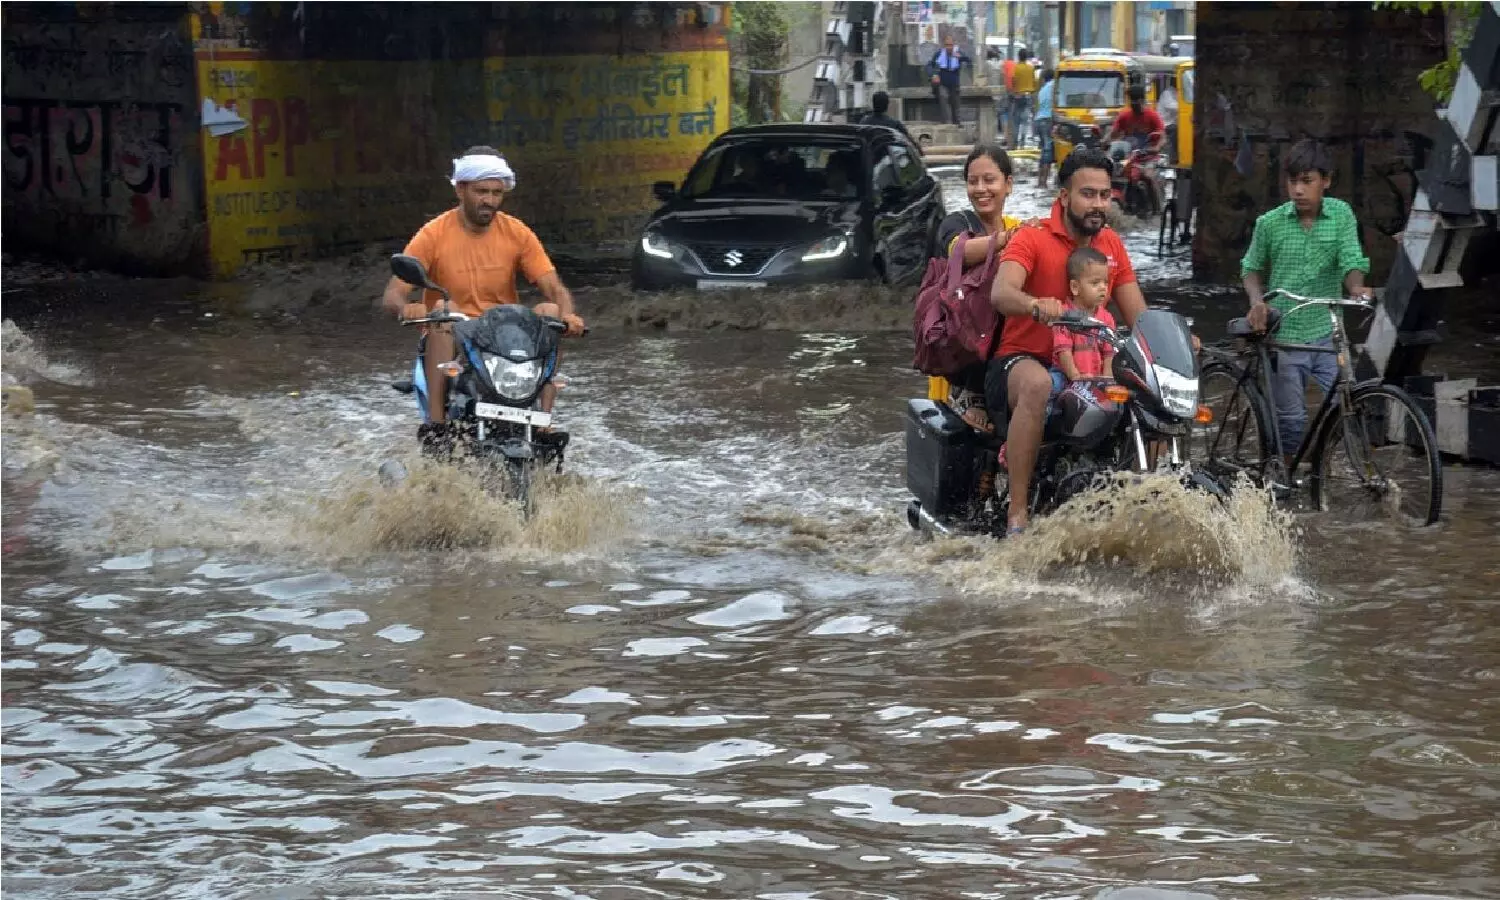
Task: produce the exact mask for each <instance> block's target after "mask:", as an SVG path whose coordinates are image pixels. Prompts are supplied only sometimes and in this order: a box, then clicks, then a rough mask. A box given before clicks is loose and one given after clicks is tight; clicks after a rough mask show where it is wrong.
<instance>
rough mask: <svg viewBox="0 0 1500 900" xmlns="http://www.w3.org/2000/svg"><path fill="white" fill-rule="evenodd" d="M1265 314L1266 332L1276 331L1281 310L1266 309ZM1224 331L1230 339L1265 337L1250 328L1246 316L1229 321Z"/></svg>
mask: <svg viewBox="0 0 1500 900" xmlns="http://www.w3.org/2000/svg"><path fill="white" fill-rule="evenodd" d="M1266 312H1267V315H1266V331H1267V332H1270V331H1274V330H1275V329H1276V323H1277V322H1280V321H1281V310H1279V309H1277V308H1275V307H1274V306H1273V307H1270V308H1268V309H1267V310H1266ZM1226 330H1227V331H1228V332H1229V335H1230V337H1239V338H1254V337H1264V336H1265V334H1263V333H1262V332H1258V331H1256V330H1255V329H1254V328H1251V327H1250V318H1249V317H1248V316H1240V317H1239V318H1238V319H1230V320H1229V324H1228V325H1227V326H1226Z"/></svg>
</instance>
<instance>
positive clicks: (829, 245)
mask: <svg viewBox="0 0 1500 900" xmlns="http://www.w3.org/2000/svg"><path fill="white" fill-rule="evenodd" d="M848 249H849V236H848V235H847V234H834V235H829V236H828V237H826V238H823V239H822V240H821V241H818V242H817V243H815V244H813V245H812V246H811V247H808V248H807V252H806V253H803V254H802V261H803V262H817V261H818V260H820V259H837V258H838V257H840V256H843V255H844V253H845V252H846V251H847V250H848Z"/></svg>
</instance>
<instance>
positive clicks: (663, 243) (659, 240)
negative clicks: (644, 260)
mask: <svg viewBox="0 0 1500 900" xmlns="http://www.w3.org/2000/svg"><path fill="white" fill-rule="evenodd" d="M641 249H642V250H644V251H646V255H647V256H655V257H659V258H661V259H671V258H672V257H673V256H675V255H676V254H677V247H676V246H675V245H674V244H673V243H672V242H671V241H669V240H667V239H666V238H664V237H662V236H661V235H659V234H657V233H656V232H654V231H648V232H645V233H644V234H642V235H641Z"/></svg>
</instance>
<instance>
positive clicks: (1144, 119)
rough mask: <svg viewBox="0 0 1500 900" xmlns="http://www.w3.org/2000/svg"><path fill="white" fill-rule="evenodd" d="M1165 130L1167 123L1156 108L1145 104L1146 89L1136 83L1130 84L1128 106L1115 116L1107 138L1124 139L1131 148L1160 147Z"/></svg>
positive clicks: (1155, 148) (1157, 148)
mask: <svg viewBox="0 0 1500 900" xmlns="http://www.w3.org/2000/svg"><path fill="white" fill-rule="evenodd" d="M1166 132H1167V123H1166V122H1164V121H1162V118H1161V116H1160V115H1159V114H1158V113H1157V112H1156V110H1154V109H1152V108H1151V107H1149V106H1147V105H1146V89H1145V88H1143V87H1141V86H1140V85H1138V84H1132V85H1131V86H1130V106H1128V107H1126V108H1125V109H1123V110H1121V111H1120V114H1119V115H1118V116H1116V117H1115V124H1114V125H1113V126H1111V127H1110V129H1109V139H1110V140H1111V141H1117V140H1120V139H1122V138H1123V139H1124V140H1127V141H1129V142H1130V145H1131V147H1132V148H1133V149H1136V150H1140V149H1142V148H1148V149H1151V150H1159V149H1161V141H1162V136H1163V135H1165V134H1166Z"/></svg>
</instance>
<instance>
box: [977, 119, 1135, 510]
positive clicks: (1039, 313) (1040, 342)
mask: <svg viewBox="0 0 1500 900" xmlns="http://www.w3.org/2000/svg"><path fill="white" fill-rule="evenodd" d="M1113 174H1114V163H1113V162H1112V161H1111V160H1110V158H1109V157H1108V156H1107V155H1105V153H1104V152H1103V151H1102V150H1087V149H1079V150H1075V151H1073V154H1072V155H1071V156H1069V157H1068V158H1067V159H1066V160H1064V161H1063V164H1062V167H1061V168H1059V169H1058V172H1057V181H1058V184H1059V185H1060V186H1061V187H1060V189H1059V190H1058V192H1057V202H1056V203H1054V204H1052V217H1051V218H1050V219H1048V220H1047V222H1046V223H1045V224H1043V225H1041V226H1039V227H1035V228H1022V229H1020V230H1019V231H1017V232H1016V233H1015V235H1014V236H1013V237H1012V238H1011V239H1010V243H1009V244H1006V245H1005V251H1004V253H1002V254H1001V256H1000V270H999V271H998V272H997V273H996V274H995V286H994V289H993V291H992V293H991V295H990V296H991V298H992V300H993V301H994V304H995V308H996V309H998V310H999V311H1000V312H1001V313H1002V314H1004V316H1005V331H1004V333H1003V335H1002V336H1001V338H1000V347H999V348H998V349H997V350H996V351H995V358H994V359H992V360H991V361H990V365H989V370H988V371H987V372H986V374H985V380H984V395H985V405H986V406H987V407H988V408H989V411H990V419H991V420H992V421H996V422H998V421H1002V420H1003V417H1004V416H1005V414H1006V412H1007V411H1009V413H1010V427H1009V431H1008V432H1007V434H1006V454H1005V455H1006V465H1007V468H1008V470H1009V473H1010V510H1009V511H1008V513H1007V523H1006V524H1007V525H1008V526H1009V527H1008V532H1010V533H1014V532H1018V531H1020V530H1022V529H1024V528H1025V527H1026V525H1027V524H1028V522H1029V519H1030V516H1029V511H1028V510H1027V508H1026V504H1027V500H1028V499H1029V497H1030V495H1031V476H1032V472H1033V470H1034V469H1035V468H1036V457H1037V451H1038V450H1039V449H1040V448H1041V445H1042V426H1043V425H1044V424H1045V420H1046V416H1047V403H1048V401H1049V400H1050V399H1051V394H1052V378H1051V376H1050V375H1049V374H1048V372H1047V369H1048V367H1049V366H1051V365H1052V329H1051V328H1049V327H1048V325H1049V324H1050V323H1051V322H1053V321H1055V320H1056V319H1057V317H1058V316H1061V315H1062V313H1063V307H1064V303H1063V298H1065V297H1067V296H1068V256H1069V255H1070V254H1072V252H1073V251H1074V250H1075V249H1077V248H1078V247H1085V246H1087V247H1093V248H1094V249H1095V250H1098V251H1099V252H1101V253H1103V254H1104V256H1105V259H1106V260H1107V261H1108V264H1109V296H1111V297H1113V298H1114V300H1115V303H1116V304H1118V305H1119V307H1120V312H1121V314H1122V316H1123V318H1124V320H1125V324H1127V325H1131V326H1134V325H1135V319H1136V316H1139V315H1140V314H1141V313H1142V312H1144V311H1145V309H1146V298H1145V296H1144V295H1142V294H1141V288H1140V285H1138V284H1136V280H1135V269H1134V268H1133V267H1132V266H1131V265H1130V257H1129V256H1128V255H1127V254H1126V252H1125V245H1124V243H1122V242H1121V241H1120V236H1119V235H1118V234H1116V233H1115V232H1114V230H1113V229H1111V228H1108V227H1107V226H1106V225H1105V221H1106V219H1105V216H1106V214H1107V212H1108V211H1109V198H1110V184H1109V181H1110V177H1111V175H1113Z"/></svg>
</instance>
